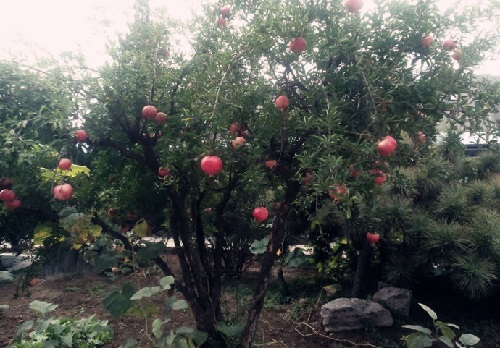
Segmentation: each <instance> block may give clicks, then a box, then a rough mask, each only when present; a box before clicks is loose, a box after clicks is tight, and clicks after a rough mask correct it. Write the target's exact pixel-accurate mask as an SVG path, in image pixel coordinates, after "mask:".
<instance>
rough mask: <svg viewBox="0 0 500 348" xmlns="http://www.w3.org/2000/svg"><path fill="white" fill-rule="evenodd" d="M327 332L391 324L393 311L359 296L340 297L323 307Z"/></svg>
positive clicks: (322, 311)
mask: <svg viewBox="0 0 500 348" xmlns="http://www.w3.org/2000/svg"><path fill="white" fill-rule="evenodd" d="M320 314H321V318H322V321H323V326H324V327H325V331H326V332H332V331H345V330H356V329H363V328H366V327H378V326H391V325H392V323H393V320H392V316H391V313H390V312H389V311H388V310H387V309H385V308H384V307H382V306H381V305H380V304H378V303H376V302H373V301H367V300H361V299H359V298H338V299H336V300H333V301H330V302H328V303H327V304H325V305H323V306H322V307H321V312H320Z"/></svg>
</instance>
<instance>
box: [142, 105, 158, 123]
mask: <svg viewBox="0 0 500 348" xmlns="http://www.w3.org/2000/svg"><path fill="white" fill-rule="evenodd" d="M157 113H158V110H157V109H156V108H155V107H154V106H153V105H146V106H145V107H143V108H142V116H143V117H144V118H147V119H148V120H154V118H155V117H156V114H157Z"/></svg>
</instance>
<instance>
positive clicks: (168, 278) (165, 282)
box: [160, 276, 175, 290]
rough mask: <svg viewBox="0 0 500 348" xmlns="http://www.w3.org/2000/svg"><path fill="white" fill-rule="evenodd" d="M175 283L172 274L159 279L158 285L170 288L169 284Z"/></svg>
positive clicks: (166, 288)
mask: <svg viewBox="0 0 500 348" xmlns="http://www.w3.org/2000/svg"><path fill="white" fill-rule="evenodd" d="M174 283H175V279H174V277H172V276H166V277H163V278H161V279H160V286H161V287H162V289H164V290H168V289H170V285H172V284H174Z"/></svg>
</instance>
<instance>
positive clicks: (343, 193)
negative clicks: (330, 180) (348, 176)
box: [328, 184, 349, 202]
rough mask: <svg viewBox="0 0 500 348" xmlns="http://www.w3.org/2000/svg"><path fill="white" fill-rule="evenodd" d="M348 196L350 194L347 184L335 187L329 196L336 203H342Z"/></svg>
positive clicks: (329, 192) (329, 191)
mask: <svg viewBox="0 0 500 348" xmlns="http://www.w3.org/2000/svg"><path fill="white" fill-rule="evenodd" d="M348 194H349V191H348V190H347V186H346V185H345V184H342V185H341V184H335V185H334V186H333V190H328V195H329V196H330V198H331V199H333V200H334V201H335V202H339V201H342V200H343V199H344V198H346V197H347V195H348Z"/></svg>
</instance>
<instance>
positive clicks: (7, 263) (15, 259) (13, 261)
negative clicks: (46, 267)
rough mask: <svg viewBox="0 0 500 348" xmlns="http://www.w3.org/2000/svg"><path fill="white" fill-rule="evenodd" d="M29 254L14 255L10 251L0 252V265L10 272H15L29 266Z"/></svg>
mask: <svg viewBox="0 0 500 348" xmlns="http://www.w3.org/2000/svg"><path fill="white" fill-rule="evenodd" d="M31 264H32V262H31V260H30V256H29V255H23V254H21V255H16V254H12V253H2V254H0V266H2V267H3V268H5V269H6V270H7V271H10V272H17V271H19V270H21V269H23V268H26V267H29V266H31Z"/></svg>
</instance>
